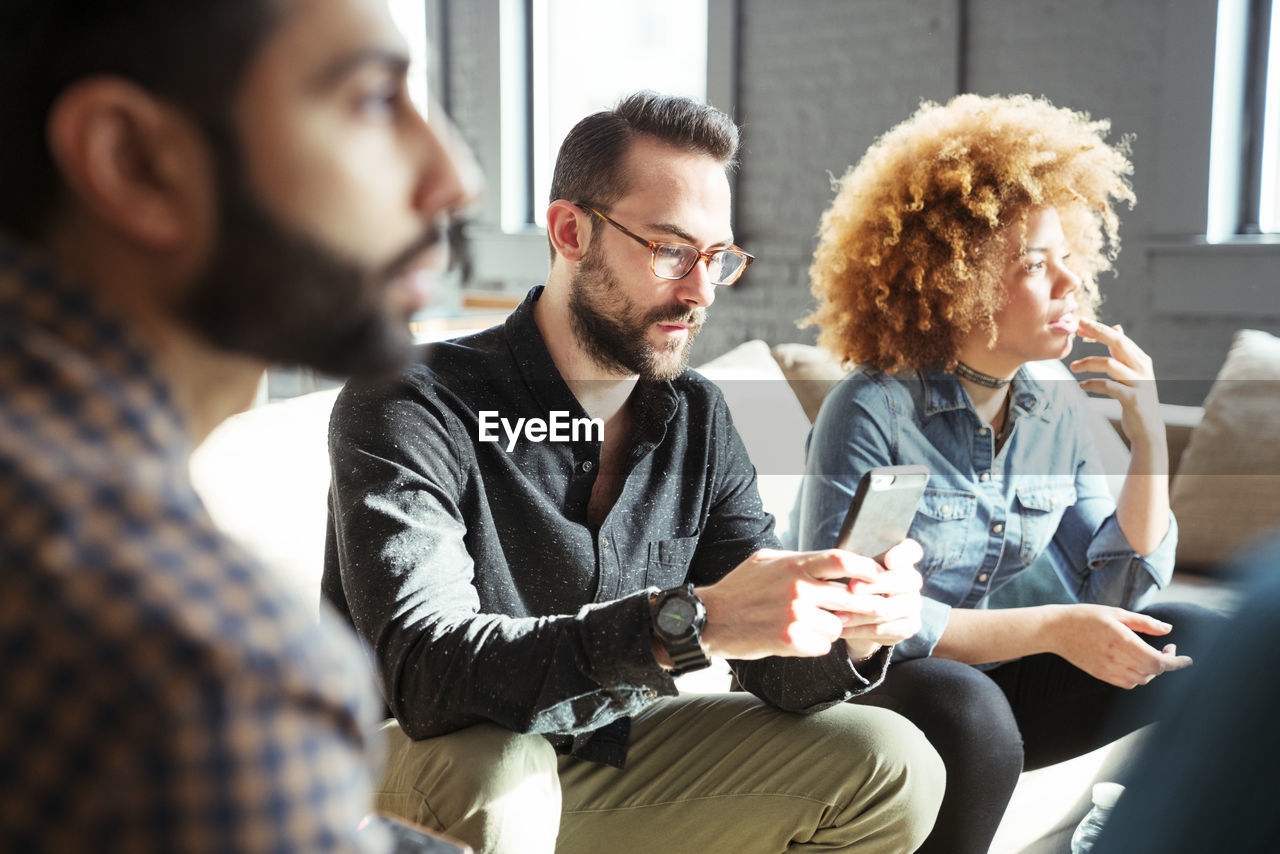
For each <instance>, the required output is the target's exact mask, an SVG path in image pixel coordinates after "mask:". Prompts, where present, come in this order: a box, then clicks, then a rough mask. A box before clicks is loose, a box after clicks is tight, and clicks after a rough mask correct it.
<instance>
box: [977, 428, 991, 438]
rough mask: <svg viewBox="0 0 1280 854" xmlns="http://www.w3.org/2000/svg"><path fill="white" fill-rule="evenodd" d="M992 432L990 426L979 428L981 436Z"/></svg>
mask: <svg viewBox="0 0 1280 854" xmlns="http://www.w3.org/2000/svg"><path fill="white" fill-rule="evenodd" d="M990 432H991V430H990V429H989V428H987V427H982V428H980V429H979V430H978V435H979V436H985V435H987V434H988V433H990Z"/></svg>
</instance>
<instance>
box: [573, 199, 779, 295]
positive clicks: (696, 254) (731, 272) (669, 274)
mask: <svg viewBox="0 0 1280 854" xmlns="http://www.w3.org/2000/svg"><path fill="white" fill-rule="evenodd" d="M574 204H576V205H577V206H578V207H580V208H582V209H583V210H584V211H588V212H590V213H593V214H595V215H596V216H598V217H600V218H601V219H602V220H604V221H605V222H607V223H609V225H611V226H613V227H614V228H616V229H618V231H621V232H622V233H623V234H625V235H626V236H627V237H630V238H631V239H632V240H634V241H635V242H636V243H639V244H640V245H641V246H646V247H648V249H649V251H650V252H651V253H652V256H651V258H650V259H649V270H650V272H652V273H653V274H654V275H655V276H657V277H658V278H659V279H673V280H674V279H683V278H684V277H685V276H687V275H689V271H690V270H692V269H693V265H694V264H697V263H698V261H699V260H701V261H705V262H706V264H707V275H708V276H709V277H710V279H711V284H713V285H732V284H733V283H734V282H736V281H738V279H739V278H741V276H742V274H743V272H745V271H746V269H747V267H748V265H750V264H751V262H752V261H754V260H756V259H755V256H754V255H750V254H748V253H746V252H743V251H742V250H741V249H737V248H734V249H713V250H711V251H710V252H703V251H702V250H701V249H699V248H698V247H696V246H690V245H689V244H688V243H657V242H655V241H653V240H645V239H644V238H643V237H641V236H640V235H638V234H636V233H635V232H633V231H631V230H630V229H628V228H626V227H625V226H622V225H619V224H618V223H616V222H614V221H613V220H612V219H611V218H609V217H608V216H607V215H605V214H602V213H600V211H598V210H596V209H595V208H593V207H591V206H590V205H584V204H582V203H581V202H575V203H574Z"/></svg>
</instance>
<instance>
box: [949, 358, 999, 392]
mask: <svg viewBox="0 0 1280 854" xmlns="http://www.w3.org/2000/svg"><path fill="white" fill-rule="evenodd" d="M956 376H958V377H963V378H964V379H966V380H968V381H969V382H971V383H977V384H978V385H980V386H986V387H987V388H1004V387H1005V386H1007V385H1008V384H1009V380H1002V379H1000V378H999V377H993V376H991V375H990V374H984V373H982V371H975V370H974V369H973V368H971V367H969V366H968V365H966V364H965V363H964V362H956Z"/></svg>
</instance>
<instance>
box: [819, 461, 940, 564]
mask: <svg viewBox="0 0 1280 854" xmlns="http://www.w3.org/2000/svg"><path fill="white" fill-rule="evenodd" d="M928 482H929V470H928V469H927V468H925V467H924V466H884V467H881V468H874V469H871V470H870V471H868V472H866V473H865V474H863V475H862V480H860V481H858V490H857V492H855V493H854V495H853V501H852V502H851V503H850V504H849V512H848V513H846V514H845V517H844V524H843V525H842V526H841V527H840V536H839V538H838V539H837V540H836V547H837V548H841V549H845V550H847V551H851V552H853V553H854V554H860V555H866V556H867V557H870V558H875V559H876V560H877V561H879V562H880V563H884V554H885V552H887V551H889V549H891V548H893V547H894V546H896V545H897V544H898V543H900V542H902V541H903V540H904V539H906V537H907V532H908V531H910V530H911V522H912V520H914V519H915V517H916V508H917V507H919V505H920V497H921V496H922V495H924V487H925V484H927V483H928Z"/></svg>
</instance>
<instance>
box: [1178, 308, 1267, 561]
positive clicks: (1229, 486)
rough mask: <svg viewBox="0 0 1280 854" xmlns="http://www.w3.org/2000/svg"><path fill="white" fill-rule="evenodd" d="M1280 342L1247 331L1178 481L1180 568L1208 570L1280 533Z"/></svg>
mask: <svg viewBox="0 0 1280 854" xmlns="http://www.w3.org/2000/svg"><path fill="white" fill-rule="evenodd" d="M1278 391H1280V338H1276V337H1275V336H1272V335H1268V334H1267V333H1265V332H1258V331H1256V330H1251V329H1244V330H1241V331H1239V332H1237V333H1236V335H1235V338H1234V340H1233V341H1232V344H1231V350H1230V352H1229V353H1228V354H1227V361H1226V363H1225V364H1223V366H1222V369H1221V370H1220V371H1219V372H1218V377H1217V379H1216V380H1215V381H1214V384H1213V387H1212V388H1211V389H1210V390H1209V396H1208V398H1206V400H1205V405H1204V418H1203V420H1202V421H1201V422H1200V425H1199V426H1198V427H1196V429H1195V430H1194V431H1193V432H1192V434H1191V438H1190V440H1189V441H1188V443H1187V450H1186V452H1185V453H1184V454H1183V457H1182V461H1181V464H1180V466H1179V468H1178V474H1177V476H1176V477H1175V478H1174V481H1173V488H1172V494H1171V497H1170V500H1171V502H1172V504H1173V512H1174V514H1175V515H1176V516H1177V517H1178V563H1179V566H1191V567H1194V568H1199V569H1210V568H1212V567H1215V566H1217V565H1218V564H1220V563H1221V562H1222V561H1223V560H1224V559H1225V558H1227V557H1228V556H1229V555H1231V554H1232V553H1233V552H1235V551H1237V550H1238V549H1240V548H1241V547H1243V546H1244V545H1245V544H1246V543H1249V542H1251V541H1253V540H1255V539H1257V538H1259V537H1261V536H1262V535H1264V534H1265V533H1267V532H1268V531H1272V530H1274V529H1276V528H1277V527H1280V393H1277V392H1278Z"/></svg>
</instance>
